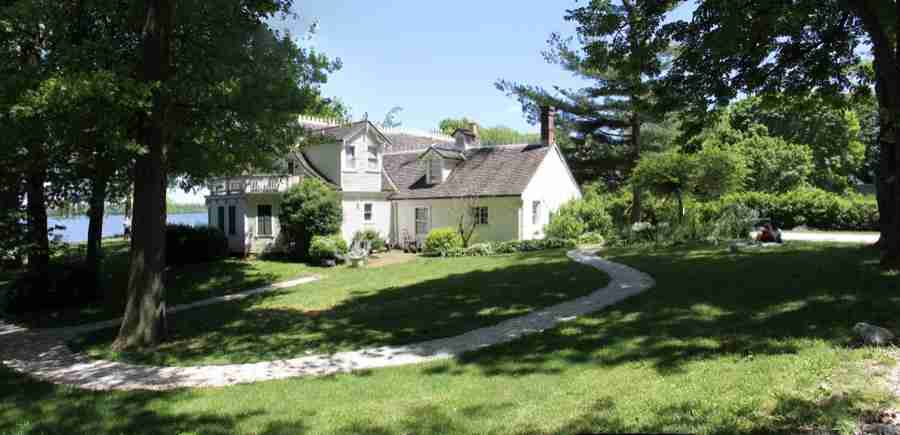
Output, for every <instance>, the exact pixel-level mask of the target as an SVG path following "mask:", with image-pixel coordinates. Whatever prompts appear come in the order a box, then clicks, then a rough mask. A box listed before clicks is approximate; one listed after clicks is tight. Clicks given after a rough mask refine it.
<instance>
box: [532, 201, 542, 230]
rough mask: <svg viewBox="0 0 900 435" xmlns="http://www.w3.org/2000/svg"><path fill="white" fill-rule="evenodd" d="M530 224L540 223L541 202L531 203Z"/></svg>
mask: <svg viewBox="0 0 900 435" xmlns="http://www.w3.org/2000/svg"><path fill="white" fill-rule="evenodd" d="M531 223H532V224H533V225H537V224H539V223H541V202H540V201H534V202H532V203H531Z"/></svg>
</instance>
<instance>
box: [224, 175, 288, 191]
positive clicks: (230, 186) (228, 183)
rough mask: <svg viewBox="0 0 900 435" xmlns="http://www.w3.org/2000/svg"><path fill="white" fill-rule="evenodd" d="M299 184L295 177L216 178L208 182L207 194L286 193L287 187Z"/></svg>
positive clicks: (250, 176) (249, 176)
mask: <svg viewBox="0 0 900 435" xmlns="http://www.w3.org/2000/svg"><path fill="white" fill-rule="evenodd" d="M299 182H300V177H299V176H296V175H291V176H287V175H285V176H280V175H271V176H269V175H248V176H240V177H229V178H217V179H214V180H212V181H211V182H210V185H209V192H210V194H211V195H213V196H221V195H238V194H244V193H278V192H285V191H287V189H288V188H289V187H291V186H293V185H294V184H297V183H299Z"/></svg>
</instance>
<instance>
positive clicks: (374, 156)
mask: <svg viewBox="0 0 900 435" xmlns="http://www.w3.org/2000/svg"><path fill="white" fill-rule="evenodd" d="M366 149H367V151H368V157H367V159H366V161H367V166H366V168H367V169H368V170H370V171H377V170H378V160H379V158H378V145H369V146H368V147H367V148H366Z"/></svg>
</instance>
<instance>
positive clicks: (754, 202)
mask: <svg viewBox="0 0 900 435" xmlns="http://www.w3.org/2000/svg"><path fill="white" fill-rule="evenodd" d="M736 205H742V206H745V207H747V208H750V209H753V210H756V211H758V212H759V215H760V217H761V218H768V219H771V220H772V221H774V223H775V224H776V225H778V226H779V227H781V228H794V227H798V226H802V225H805V226H808V227H810V228H816V229H821V230H849V231H863V230H868V231H877V230H878V228H879V226H878V203H877V202H876V201H875V200H874V199H873V198H868V197H865V196H862V195H858V194H836V193H831V192H827V191H824V190H820V189H803V190H794V191H791V192H787V193H783V194H777V195H776V194H770V193H762V192H744V193H736V194H731V195H727V196H725V197H723V198H722V199H720V200H718V201H714V202H709V203H700V204H697V205H696V206H697V207H698V211H699V212H700V214H701V216H702V218H703V220H704V221H713V220H715V219H716V218H717V217H718V216H721V215H722V213H723V211H724V210H725V209H726V207H729V206H736Z"/></svg>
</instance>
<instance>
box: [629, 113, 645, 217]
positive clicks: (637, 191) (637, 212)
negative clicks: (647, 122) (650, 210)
mask: <svg viewBox="0 0 900 435" xmlns="http://www.w3.org/2000/svg"><path fill="white" fill-rule="evenodd" d="M631 149H632V152H633V153H634V164H635V165H637V162H638V160H640V158H641V123H640V120H639V119H638V117H637V115H635V116H634V117H632V120H631ZM633 189H634V190H633V192H632V195H633V199H632V204H631V223H637V222H640V221H641V215H642V214H643V198H642V196H643V195H642V192H641V188H640V187H638V186H637V185H635V186H633Z"/></svg>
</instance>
